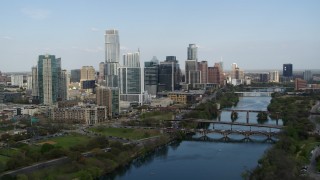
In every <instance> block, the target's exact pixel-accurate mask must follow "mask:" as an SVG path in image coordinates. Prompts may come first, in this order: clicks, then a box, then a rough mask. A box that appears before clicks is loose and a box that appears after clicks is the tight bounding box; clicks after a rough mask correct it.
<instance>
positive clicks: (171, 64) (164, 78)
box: [158, 56, 181, 92]
mask: <svg viewBox="0 0 320 180" xmlns="http://www.w3.org/2000/svg"><path fill="white" fill-rule="evenodd" d="M180 82H181V70H180V67H179V63H178V60H177V59H176V57H175V56H167V57H166V60H165V61H164V62H160V65H159V85H158V92H161V91H174V90H178V89H179V87H180V85H179V83H180Z"/></svg>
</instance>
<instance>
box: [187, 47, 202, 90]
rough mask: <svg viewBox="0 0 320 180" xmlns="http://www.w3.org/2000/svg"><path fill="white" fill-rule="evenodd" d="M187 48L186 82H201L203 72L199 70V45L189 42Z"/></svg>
mask: <svg viewBox="0 0 320 180" xmlns="http://www.w3.org/2000/svg"><path fill="white" fill-rule="evenodd" d="M187 49H188V52H187V60H186V62H185V74H186V76H185V82H186V83H187V84H191V85H193V84H196V83H200V81H201V79H200V78H201V72H200V71H199V70H198V47H197V46H196V45H195V44H189V47H188V48H187Z"/></svg>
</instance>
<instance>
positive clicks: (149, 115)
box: [140, 111, 174, 120]
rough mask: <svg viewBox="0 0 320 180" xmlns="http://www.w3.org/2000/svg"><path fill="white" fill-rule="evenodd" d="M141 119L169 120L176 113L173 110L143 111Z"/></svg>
mask: <svg viewBox="0 0 320 180" xmlns="http://www.w3.org/2000/svg"><path fill="white" fill-rule="evenodd" d="M140 118H141V119H145V120H164V119H165V120H167V119H173V118H174V115H173V112H160V111H154V112H146V113H143V114H142V115H141V116H140Z"/></svg>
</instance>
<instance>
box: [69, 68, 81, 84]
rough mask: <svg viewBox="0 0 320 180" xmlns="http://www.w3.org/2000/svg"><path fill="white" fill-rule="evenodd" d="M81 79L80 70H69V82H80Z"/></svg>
mask: <svg viewBox="0 0 320 180" xmlns="http://www.w3.org/2000/svg"><path fill="white" fill-rule="evenodd" d="M80 79H81V70H80V69H73V70H71V77H70V81H71V82H80Z"/></svg>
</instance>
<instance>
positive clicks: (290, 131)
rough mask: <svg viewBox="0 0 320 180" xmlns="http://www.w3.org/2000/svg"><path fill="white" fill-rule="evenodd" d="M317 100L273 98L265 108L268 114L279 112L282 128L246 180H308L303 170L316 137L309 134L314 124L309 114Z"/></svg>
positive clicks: (290, 97) (293, 97) (313, 97)
mask: <svg viewBox="0 0 320 180" xmlns="http://www.w3.org/2000/svg"><path fill="white" fill-rule="evenodd" d="M315 100H319V96H314V95H313V96H287V95H277V96H274V97H273V98H272V100H271V103H270V105H269V106H268V111H270V112H280V113H281V117H282V120H283V122H284V125H285V126H286V127H285V128H284V130H283V131H282V133H281V135H280V137H279V141H278V142H277V143H276V144H275V145H274V146H273V147H272V148H271V149H269V150H268V151H267V152H266V153H265V155H264V156H263V158H262V159H260V160H259V165H258V166H257V167H256V168H255V169H254V170H252V171H249V172H248V173H249V175H248V174H247V175H245V176H244V177H245V178H246V179H308V178H309V177H308V176H307V175H306V173H305V172H304V171H303V169H302V168H303V167H304V166H305V165H307V164H309V161H310V156H311V154H310V153H311V150H312V149H313V148H314V147H315V146H317V145H319V144H320V143H319V140H320V138H319V136H318V135H316V134H314V133H312V132H313V131H314V128H315V126H314V124H313V123H312V122H310V121H309V119H308V116H309V111H310V109H311V108H312V106H313V105H315Z"/></svg>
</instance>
